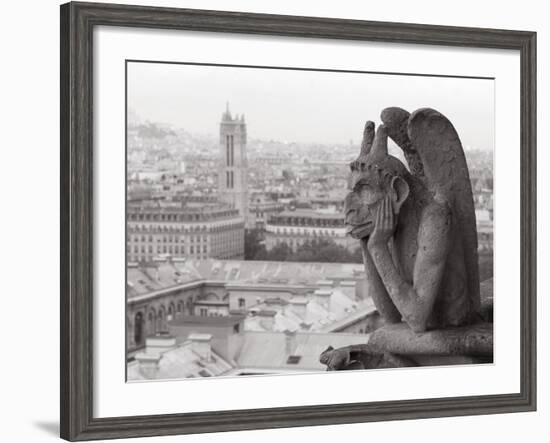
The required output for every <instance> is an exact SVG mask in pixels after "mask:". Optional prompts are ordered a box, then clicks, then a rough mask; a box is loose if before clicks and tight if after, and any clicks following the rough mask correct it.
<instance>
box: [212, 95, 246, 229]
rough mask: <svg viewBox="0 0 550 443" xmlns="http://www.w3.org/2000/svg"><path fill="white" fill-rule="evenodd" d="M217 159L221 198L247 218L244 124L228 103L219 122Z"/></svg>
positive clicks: (241, 117)
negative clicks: (232, 113) (218, 162)
mask: <svg viewBox="0 0 550 443" xmlns="http://www.w3.org/2000/svg"><path fill="white" fill-rule="evenodd" d="M220 153H221V156H220V158H221V159H222V164H221V166H220V168H219V170H218V171H219V172H218V180H219V183H218V189H219V191H220V198H221V200H222V201H224V202H226V203H228V204H230V205H231V206H233V207H234V208H236V209H238V210H239V214H240V215H241V217H243V218H244V220H245V222H246V219H247V217H248V183H247V166H248V165H247V160H246V123H245V121H244V114H242V115H241V116H240V117H239V116H238V115H237V114H236V115H235V116H234V117H233V116H232V115H231V112H230V111H229V104H227V106H226V110H225V112H224V113H223V114H222V120H221V122H220Z"/></svg>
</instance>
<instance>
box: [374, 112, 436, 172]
mask: <svg viewBox="0 0 550 443" xmlns="http://www.w3.org/2000/svg"><path fill="white" fill-rule="evenodd" d="M410 116H411V114H409V113H408V112H407V111H405V110H404V109H401V108H395V107H394V108H386V109H384V110H383V111H382V115H381V116H380V118H381V120H382V123H383V124H384V126H385V127H386V130H387V133H388V136H389V137H390V138H391V139H392V140H393V141H394V142H395V143H396V144H397V146H399V147H400V148H401V150H402V151H403V154H404V155H405V159H406V160H407V163H408V165H409V170H410V171H411V174H412V175H414V176H415V177H417V178H419V179H420V180H421V181H423V182H424V181H425V176H424V167H423V165H422V160H421V159H420V157H419V155H418V152H416V149H415V148H414V146H413V144H412V142H411V140H410V139H409V133H408V127H409V117H410Z"/></svg>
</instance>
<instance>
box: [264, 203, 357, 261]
mask: <svg viewBox="0 0 550 443" xmlns="http://www.w3.org/2000/svg"><path fill="white" fill-rule="evenodd" d="M265 230H266V233H265V246H266V249H267V250H268V251H269V250H271V249H273V248H274V247H275V246H277V245H279V244H281V243H286V244H287V245H288V246H289V247H290V248H291V249H292V251H294V252H296V250H297V249H298V247H299V246H301V245H303V244H304V243H306V242H311V241H313V240H321V239H326V240H333V241H334V242H335V243H336V244H338V245H341V246H344V247H345V248H346V249H348V250H349V251H353V250H355V249H356V248H357V240H355V239H353V238H350V237H349V236H347V235H346V230H345V227H344V216H343V214H341V213H325V212H319V211H315V210H311V209H296V210H295V211H283V212H281V213H279V214H277V215H274V216H272V217H271V218H270V219H269V221H268V222H267V224H266V227H265Z"/></svg>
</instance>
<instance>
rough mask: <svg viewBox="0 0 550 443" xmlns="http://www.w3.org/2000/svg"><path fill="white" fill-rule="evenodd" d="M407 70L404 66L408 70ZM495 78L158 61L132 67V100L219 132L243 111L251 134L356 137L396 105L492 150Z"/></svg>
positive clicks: (143, 113)
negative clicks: (440, 120) (444, 120)
mask: <svg viewBox="0 0 550 443" xmlns="http://www.w3.org/2000/svg"><path fill="white" fill-rule="evenodd" d="M404 70H405V71H406V69H404ZM493 88H494V82H493V81H492V80H487V79H464V78H442V77H419V76H404V75H388V74H366V73H359V74H355V73H343V72H338V73H334V72H318V71H299V70H282V69H260V68H240V67H220V66H193V65H176V64H161V63H136V62H132V63H129V65H128V106H129V109H130V110H132V111H134V112H136V113H137V114H138V115H139V116H140V117H141V118H142V119H144V120H150V121H154V122H163V123H169V124H172V125H174V126H176V127H180V128H183V129H185V130H187V131H189V132H194V133H202V134H217V133H218V130H219V121H220V117H221V114H222V113H223V111H224V110H225V104H226V102H229V105H230V109H231V112H232V113H233V114H234V113H238V114H241V113H244V114H245V116H246V121H247V130H248V134H249V137H252V138H262V139H273V140H280V141H289V142H291V141H297V142H320V143H349V142H350V140H353V141H354V142H355V143H358V142H359V141H360V138H361V135H362V130H363V125H364V123H365V121H366V120H373V121H375V122H376V123H378V122H379V119H380V111H381V110H382V109H384V108H386V107H388V106H399V107H401V108H404V109H406V110H408V111H409V112H412V111H414V110H415V109H418V108H421V107H431V108H434V109H437V110H438V111H440V112H442V113H443V114H445V115H446V116H447V117H448V118H449V119H450V120H451V122H452V123H453V124H454V126H455V128H456V129H457V131H458V133H459V135H460V137H461V139H462V143H463V145H464V146H468V147H473V148H474V147H475V148H478V149H484V150H487V149H491V150H492V149H493V144H494V91H493Z"/></svg>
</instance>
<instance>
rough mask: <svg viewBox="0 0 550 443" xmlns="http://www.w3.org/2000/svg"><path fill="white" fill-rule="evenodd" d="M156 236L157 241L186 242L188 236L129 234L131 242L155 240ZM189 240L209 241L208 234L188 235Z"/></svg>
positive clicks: (192, 241)
mask: <svg viewBox="0 0 550 443" xmlns="http://www.w3.org/2000/svg"><path fill="white" fill-rule="evenodd" d="M155 238H156V241H157V242H158V243H161V242H162V243H180V242H181V243H185V238H186V237H181V238H180V237H177V236H171V235H169V236H166V237H153V236H152V235H149V236H146V235H142V236H141V237H140V236H139V235H131V236H129V240H130V242H138V241H142V242H145V241H149V242H153V241H154V239H155ZM188 240H189V241H190V242H191V243H194V242H195V241H197V242H198V243H200V242H202V241H205V242H206V241H208V237H207V236H204V237H202V236H200V235H199V236H197V237H195V236H191V237H188Z"/></svg>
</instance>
